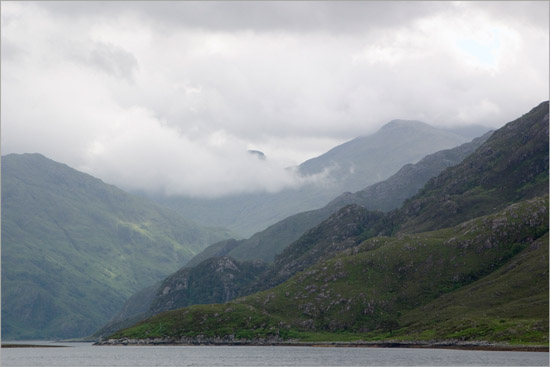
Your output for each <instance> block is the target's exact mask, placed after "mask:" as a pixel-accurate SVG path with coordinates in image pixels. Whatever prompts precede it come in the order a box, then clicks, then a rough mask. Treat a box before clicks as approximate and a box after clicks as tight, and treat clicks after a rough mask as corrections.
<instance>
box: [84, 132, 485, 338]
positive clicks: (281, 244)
mask: <svg viewBox="0 0 550 367" xmlns="http://www.w3.org/2000/svg"><path fill="white" fill-rule="evenodd" d="M490 135H491V133H486V134H485V135H483V136H481V137H479V138H476V139H474V140H473V141H471V142H469V143H465V144H462V145H460V146H458V147H456V148H452V149H446V150H442V151H439V152H436V153H433V154H430V155H428V156H426V157H424V158H423V159H421V160H420V161H419V162H418V163H415V164H407V165H405V166H404V167H403V168H401V169H400V170H399V171H398V172H397V173H396V174H395V175H393V176H391V177H390V178H388V179H387V180H385V181H382V182H379V183H376V184H374V185H371V186H369V187H367V188H365V189H363V190H361V191H358V192H356V193H353V194H352V193H346V194H343V195H341V196H339V197H338V198H336V199H334V200H333V201H331V202H330V203H329V204H327V205H326V206H324V207H323V208H321V209H316V210H311V211H307V212H303V213H298V214H295V215H292V216H290V217H288V218H285V219H283V220H282V221H280V222H277V223H276V224H273V225H271V226H270V227H268V228H267V229H265V230H263V231H261V232H258V233H256V234H254V235H253V236H252V237H250V238H249V239H246V240H235V239H230V240H224V241H221V242H218V243H215V244H212V245H210V246H208V247H207V248H206V249H204V250H203V251H202V252H200V253H199V254H197V255H196V256H195V257H193V258H192V259H191V260H190V261H189V262H188V263H187V264H186V265H185V267H186V268H192V267H195V266H198V265H199V264H201V263H202V262H203V261H206V260H207V259H210V258H215V257H222V256H229V257H231V258H232V259H233V260H232V261H233V262H234V263H236V264H240V261H247V260H249V261H250V260H257V259H260V260H263V261H266V262H272V261H273V260H274V259H275V257H276V255H278V254H279V253H281V252H282V251H283V250H284V249H285V248H286V247H287V246H289V245H290V244H291V243H293V242H294V241H296V240H298V239H299V238H300V237H301V236H302V235H303V234H304V233H305V232H306V231H307V230H309V229H312V228H313V227H316V226H317V225H319V224H320V223H321V222H323V221H324V220H326V219H328V218H329V216H330V215H331V214H333V213H335V212H337V211H338V210H339V209H341V208H342V207H344V206H347V205H350V204H358V205H361V206H362V207H365V208H369V209H393V208H395V207H397V206H399V205H400V204H401V203H402V202H403V201H404V200H405V199H406V198H407V197H409V196H412V195H413V194H415V193H416V192H417V191H418V190H419V189H420V188H421V187H422V186H423V184H425V183H426V182H427V181H428V179H430V178H431V177H433V176H435V175H437V174H438V173H439V172H441V171H443V170H444V169H445V168H447V167H450V166H452V165H455V164H458V163H460V162H461V161H462V160H463V159H464V158H465V157H466V156H467V155H469V154H470V153H472V152H474V151H475V150H476V149H477V148H478V147H479V146H480V145H481V144H482V143H483V142H485V141H486V140H487V139H488V137H489V136H490ZM350 210H351V209H348V210H347V212H348V213H349V211H350ZM361 210H362V211H363V212H366V211H365V210H363V209H361V208H355V209H354V211H361ZM345 217H346V216H345V215H342V216H340V217H339V218H340V219H339V220H342V218H345ZM349 224H350V223H346V224H345V225H349ZM345 225H340V227H344V226H345ZM321 227H323V226H321ZM315 231H316V230H315V229H313V230H312V231H311V232H312V233H308V235H304V236H302V238H300V241H301V243H304V242H305V243H306V246H307V242H308V241H309V240H310V239H311V238H323V237H325V238H332V236H329V235H327V234H322V233H315ZM350 244H356V242H353V241H352V242H348V243H347V245H350ZM317 246H319V244H317ZM341 246H342V245H341V244H339V246H338V247H331V246H327V248H325V251H324V252H323V251H318V252H317V255H316V256H310V254H308V255H306V256H305V257H304V259H302V261H300V268H301V269H303V268H305V266H306V265H312V264H313V262H314V261H313V260H314V259H318V258H319V256H320V255H326V254H327V253H329V252H334V250H337V249H342V248H343V247H341ZM298 258H299V256H296V257H295V254H291V255H290V256H286V257H283V260H280V261H279V262H278V263H279V264H281V263H282V264H285V263H286V266H287V267H288V264H296V263H297V261H298ZM277 269H278V264H273V266H272V267H271V268H270V269H266V271H265V272H264V273H263V274H258V275H257V277H258V278H259V279H261V280H260V281H258V280H256V279H254V278H251V277H247V278H246V279H241V278H240V274H234V275H235V276H236V277H234V278H233V279H232V280H233V281H234V282H235V283H238V286H237V285H236V284H234V285H233V287H234V288H235V289H238V292H237V293H238V295H245V294H249V293H253V291H255V290H261V289H266V288H269V286H274V285H277V284H279V283H280V282H282V281H284V280H286V279H287V278H288V277H290V276H291V275H293V274H294V272H290V273H284V272H283V273H282V274H278V273H277V272H278V270H277ZM294 270H295V269H294ZM178 273H181V271H180V272H178ZM184 274H185V272H184ZM198 274H202V275H203V276H204V277H209V275H208V274H206V273H205V272H198ZM171 277H172V276H171ZM143 292H146V293H145V294H147V296H148V298H147V301H143V296H142V295H143V294H144V293H143ZM195 292H204V293H207V294H210V293H211V292H212V290H211V288H204V287H203V288H201V289H197V290H195ZM156 293H157V288H155V289H152V288H149V290H144V291H140V292H138V293H137V296H136V297H131V298H130V299H129V300H128V301H127V302H126V304H125V307H124V308H125V309H126V308H128V309H133V308H134V307H136V306H137V307H138V308H139V306H138V305H135V303H136V302H137V303H140V304H141V308H139V312H137V311H136V312H135V313H134V314H129V313H128V312H125V311H124V310H123V311H122V312H121V313H120V314H119V315H118V316H117V317H115V318H114V319H113V320H111V322H110V323H109V324H108V325H106V327H104V328H102V329H101V330H99V331H98V332H97V333H96V334H94V335H95V336H106V335H109V334H110V333H112V332H114V331H116V330H118V329H120V328H123V327H128V326H130V325H132V324H134V323H136V322H137V321H141V320H142V319H145V318H146V317H149V316H152V315H154V314H156V313H157V312H159V311H160V309H158V310H150V306H151V303H152V302H153V299H154V297H155V294H156ZM172 293H178V291H177V290H175V291H172ZM140 295H141V296H140ZM203 296H206V295H203ZM173 297H174V296H173ZM186 297H187V290H186V292H181V294H179V295H178V296H175V298H176V302H171V303H170V304H169V305H168V304H165V305H164V307H163V309H162V310H169V309H175V308H180V307H185V306H188V305H191V304H193V302H192V301H191V300H189V299H187V298H186ZM226 301H228V299H225V298H222V297H219V298H215V299H211V302H212V303H221V302H226ZM157 303H159V304H162V301H161V300H159V301H157ZM138 314H139V315H138ZM117 328H118V329H117Z"/></svg>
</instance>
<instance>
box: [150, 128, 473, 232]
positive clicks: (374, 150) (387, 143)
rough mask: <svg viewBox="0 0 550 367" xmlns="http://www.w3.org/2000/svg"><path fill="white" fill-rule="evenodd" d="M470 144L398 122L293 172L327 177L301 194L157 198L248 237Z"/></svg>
mask: <svg viewBox="0 0 550 367" xmlns="http://www.w3.org/2000/svg"><path fill="white" fill-rule="evenodd" d="M469 140H470V139H468V138H465V137H464V136H462V135H459V134H456V133H453V132H450V131H447V130H444V129H439V128H435V127H432V126H430V125H428V124H426V123H423V122H419V121H406V120H394V121H391V122H389V123H388V124H386V125H384V126H383V127H382V128H381V129H380V130H378V131H377V132H376V133H374V134H372V135H369V136H363V137H358V138H356V139H353V140H351V141H348V142H346V143H344V144H341V145H339V146H337V147H335V148H333V149H331V150H330V151H328V152H326V153H325V154H322V155H320V156H319V157H316V158H313V159H310V160H308V161H306V162H304V163H302V164H301V165H299V166H298V167H295V168H296V171H297V172H299V173H300V174H301V175H303V176H305V177H307V176H311V175H319V174H320V175H322V176H323V178H322V179H320V178H318V179H317V180H314V181H313V182H310V183H308V184H306V185H304V186H302V187H301V188H299V189H286V190H283V191H281V192H279V193H274V194H271V193H249V194H240V195H234V196H229V197H223V198H219V199H199V198H186V197H178V196H171V197H155V198H154V199H155V200H157V201H159V202H161V203H162V204H164V205H167V206H170V207H171V208H173V209H175V210H177V211H179V212H180V213H182V214H183V215H184V216H185V217H187V218H190V219H193V220H194V221H196V222H198V223H208V224H209V225H215V226H222V227H226V228H229V229H230V230H232V231H234V232H236V233H239V234H240V235H242V237H250V236H252V235H253V234H254V233H257V232H258V231H261V230H263V229H265V228H267V227H268V226H270V225H272V224H274V223H277V222H278V221H280V220H282V219H284V218H286V217H288V216H290V215H294V214H296V213H300V212H304V211H308V210H313V209H318V208H320V207H322V206H324V205H326V203H328V202H329V201H330V200H332V199H334V198H335V197H336V196H338V195H340V194H341V193H343V192H348V191H350V192H355V191H358V190H361V189H363V188H365V187H366V186H369V185H371V184H374V183H376V182H379V181H383V180H385V179H387V178H388V177H390V176H391V175H392V174H394V173H395V172H397V170H399V169H400V168H401V167H403V166H404V165H405V164H407V163H416V162H417V161H419V160H420V159H422V158H423V157H425V156H426V155H428V154H431V153H434V152H437V151H440V150H442V149H448V148H453V147H456V146H458V145H460V144H462V143H465V142H467V141H469Z"/></svg>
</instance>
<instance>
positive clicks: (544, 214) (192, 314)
mask: <svg viewBox="0 0 550 367" xmlns="http://www.w3.org/2000/svg"><path fill="white" fill-rule="evenodd" d="M488 152H489V153H488ZM434 182H437V183H438V185H435V184H434ZM472 187H474V189H473V190H472ZM539 195H544V196H539ZM487 198H489V200H487ZM449 199H452V201H453V202H456V203H465V202H468V201H470V205H462V206H459V207H460V210H457V211H453V210H448V211H446V210H442V207H443V208H445V203H446V201H448V200H449ZM526 199H527V201H525V200H526ZM529 199H530V200H529ZM415 202H416V203H422V204H423V206H421V205H420V206H419V209H418V210H417V211H416V212H413V211H411V205H413V204H414V203H415ZM514 202H519V203H517V204H512V205H510V203H514ZM488 203H490V205H488ZM478 204H479V205H478ZM414 207H415V206H414V205H413V206H412V208H414ZM434 212H437V213H438V214H437V215H439V216H440V221H438V220H435V219H434V217H435V214H434ZM479 213H483V214H484V215H486V214H488V213H492V214H490V215H488V216H484V217H479ZM412 220H416V221H417V222H416V226H407V225H408V224H410V223H411V221H412ZM441 223H446V224H447V226H448V227H447V228H445V229H439V228H442V227H444V224H441ZM449 223H451V224H452V225H454V227H450V225H449ZM411 229H413V230H414V231H412V230H411ZM433 229H438V230H436V231H432V232H425V231H426V230H433ZM422 230H424V232H422V233H419V232H421V231H422ZM547 232H548V102H545V103H543V104H541V105H539V106H538V107H536V108H534V109H533V110H532V111H531V112H529V113H528V114H526V115H524V116H522V117H521V118H519V119H517V120H516V121H513V122H511V123H509V124H508V125H506V126H505V127H503V128H502V129H500V130H498V131H497V132H495V133H494V134H493V136H492V137H491V138H490V139H488V140H487V141H486V142H485V143H484V144H483V145H482V146H481V147H480V148H479V149H478V150H477V151H476V152H475V153H473V154H472V155H470V156H469V157H468V158H467V159H465V160H464V161H463V162H462V163H461V164H459V165H457V166H455V167H452V168H449V169H447V170H445V171H444V172H443V173H441V174H440V175H439V176H438V177H436V178H434V179H432V180H430V182H429V183H428V184H427V185H426V187H425V188H424V189H423V190H421V192H420V193H419V194H417V195H416V196H415V197H414V198H413V199H410V200H408V201H407V202H406V203H405V205H404V206H403V207H402V208H401V209H398V210H395V211H393V212H391V213H388V214H385V215H384V214H382V213H372V212H368V211H366V210H365V209H363V208H360V207H357V206H350V207H346V208H343V209H342V210H340V211H339V212H338V213H336V214H335V215H333V216H331V217H330V218H329V219H328V220H326V221H324V222H323V223H321V224H320V225H319V226H317V227H316V228H313V229H312V230H310V231H308V232H307V233H306V234H305V235H304V236H302V237H301V238H300V239H299V240H298V241H296V242H294V243H293V244H292V245H290V246H289V247H287V248H286V249H285V250H284V251H283V252H282V253H281V254H280V255H279V256H277V258H276V260H275V262H274V263H273V265H272V266H271V267H270V269H269V270H268V272H267V273H266V274H268V276H266V277H265V278H264V277H262V278H260V281H259V282H257V283H256V285H255V288H254V287H252V288H254V289H266V288H270V287H272V286H273V285H275V284H278V283H280V282H282V281H284V280H286V279H288V280H286V281H284V282H283V283H281V284H280V285H278V286H277V287H275V288H271V289H268V290H265V291H263V292H261V293H256V294H253V295H250V296H247V297H244V298H242V299H239V300H236V301H233V302H230V303H227V304H224V305H211V306H192V307H188V308H185V309H181V310H176V311H171V312H167V313H162V314H160V315H158V316H156V317H154V318H152V319H150V320H146V321H144V322H143V323H141V324H139V325H137V326H135V327H133V328H131V329H129V330H126V331H124V332H121V333H118V334H116V336H117V337H120V336H126V337H139V338H145V337H155V336H170V337H176V338H180V337H193V338H194V337H195V336H198V335H206V336H209V337H210V336H212V337H217V338H221V339H217V340H220V341H221V340H232V339H235V338H237V339H248V340H250V339H253V338H257V337H266V336H270V337H275V338H288V337H298V338H301V339H307V338H317V339H316V340H319V338H324V339H325V340H332V339H334V338H336V339H338V338H340V337H342V334H330V335H328V334H319V332H322V333H333V332H338V333H341V332H346V333H351V332H353V333H361V335H360V338H365V337H367V338H374V337H382V338H387V337H388V336H390V335H393V333H396V334H397V335H400V336H401V337H403V338H407V337H409V336H410V335H414V336H415V337H416V338H426V339H429V337H430V336H434V335H436V336H438V337H441V338H445V339H449V338H452V337H453V335H460V337H461V338H462V339H481V340H515V342H538V343H541V342H542V343H547V338H548V325H547V324H548V314H547V309H548V298H547V294H548V287H547V286H546V287H544V286H542V287H533V286H532V284H539V285H540V284H542V283H540V282H541V281H540V279H539V278H538V277H540V276H543V277H546V279H545V280H544V279H543V281H546V282H547V281H548V279H547V276H548V271H547V268H548V257H547V255H545V254H546V253H547V248H548V236H547ZM384 233H387V234H396V235H397V236H396V237H381V236H380V234H384ZM407 233H409V234H407ZM411 233H416V234H411ZM377 234H378V235H379V236H378V237H374V236H376V235H377ZM541 246H542V247H546V252H544V250H537V249H538V248H539V247H541ZM535 250H536V251H538V252H536V253H538V254H542V256H544V257H543V258H542V259H539V258H537V257H536V256H532V255H530V252H532V251H535ZM540 251H543V252H540ZM311 265H312V266H311ZM309 266H311V267H309ZM502 266H504V268H502ZM514 266H518V267H521V268H525V269H534V270H533V271H532V272H530V273H528V274H524V273H521V274H518V275H517V277H516V278H515V279H514V281H515V283H517V284H520V285H521V286H522V287H526V289H530V290H531V292H532V293H530V294H527V293H523V292H518V293H517V294H516V295H515V296H514V295H511V294H510V292H509V291H508V292H504V293H502V294H503V295H505V297H503V298H501V297H499V295H500V294H499V293H493V294H491V295H486V297H485V298H484V299H483V298H481V297H480V299H479V301H480V304H477V305H476V306H474V304H475V302H472V300H470V299H467V300H466V299H463V298H462V297H466V296H465V295H466V294H469V293H468V292H474V293H475V291H476V289H477V288H471V289H470V288H466V287H467V286H468V285H469V284H472V283H473V282H478V281H479V283H478V286H479V287H486V289H495V290H496V292H503V290H504V289H505V288H506V284H505V283H501V282H508V281H511V278H510V276H509V275H507V274H506V273H507V272H506V271H502V270H500V269H512V268H513V267H514ZM308 267H309V268H308ZM499 271H500V272H499ZM264 275H265V274H264ZM270 281H272V282H271V283H270ZM468 289H470V290H468ZM455 292H457V293H455ZM460 292H463V293H460ZM443 295H448V297H451V298H448V299H453V298H452V297H455V298H454V305H460V304H463V305H465V306H464V308H463V309H464V310H467V311H468V312H470V313H469V314H466V315H462V316H461V317H463V318H464V319H465V320H469V321H465V322H464V324H462V323H461V321H460V319H458V318H457V317H458V316H457V315H458V313H453V312H454V311H453V310H454V309H453V308H452V307H450V308H449V307H447V309H446V310H445V312H444V314H445V315H447V316H446V317H448V318H449V319H445V320H444V321H445V322H444V324H441V325H442V327H441V328H438V327H436V326H435V325H434V323H436V322H437V320H439V319H438V318H437V316H438V315H437V314H436V315H435V316H434V317H431V318H426V319H425V320H427V323H428V324H422V323H421V322H420V321H421V320H420V321H419V318H418V316H415V315H420V313H419V312H420V311H418V309H419V307H429V304H430V303H431V302H438V300H439V299H441V300H443V299H444V298H440V297H441V296H443ZM545 295H546V296H545ZM531 301H534V302H536V304H537V306H536V310H539V311H540V310H541V309H542V310H544V307H546V312H544V313H542V314H541V313H540V312H538V311H537V312H538V313H534V314H533V316H532V317H531V318H530V319H528V317H527V318H526V310H527V308H528V304H526V302H531ZM483 302H485V303H483ZM481 303H483V304H481ZM434 304H435V303H434ZM449 304H450V303H449ZM441 305H442V306H445V305H444V304H441ZM445 307H446V306H445ZM483 309H486V310H489V309H494V310H500V311H498V312H494V313H492V314H491V313H490V312H487V313H484V314H482V313H479V312H477V311H476V310H483ZM415 310H417V311H415ZM415 312H416V313H415ZM476 312H477V313H476ZM415 317H416V319H415ZM498 317H501V319H499V321H498V323H500V324H499V325H496V324H495V322H496V319H497V318H498ZM197 320H200V326H199V325H198V324H197ZM430 320H431V321H430ZM472 320H473V323H472V322H471V321H472ZM478 322H479V324H478ZM466 324H467V325H470V326H471V325H474V326H473V327H464V325H466ZM155 325H157V326H158V325H161V326H162V330H163V331H162V332H160V331H159V330H158V327H157V326H155ZM476 325H477V326H476ZM479 325H483V326H479ZM422 328H424V329H422ZM470 329H471V330H470ZM419 330H420V331H419ZM487 330H491V331H490V332H487ZM495 330H498V331H499V332H498V333H496V332H493V331H495ZM533 330H534V331H533ZM312 332H313V333H315V335H313V336H312V334H311V333H312ZM364 333H367V334H368V335H365V334H364ZM348 336H349V334H348ZM349 337H353V338H355V337H356V336H349Z"/></svg>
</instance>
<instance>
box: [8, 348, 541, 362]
mask: <svg viewBox="0 0 550 367" xmlns="http://www.w3.org/2000/svg"><path fill="white" fill-rule="evenodd" d="M64 345H69V346H70V347H67V348H3V349H2V366H3V367H7V366H52V367H53V366H55V367H61V366H74V367H78V366H101V367H104V366H548V363H549V355H548V353H544V352H542V353H541V352H486V351H464V350H447V349H408V348H405V349H404V348H314V347H249V346H235V347H229V346H218V347H210V346H197V347H183V346H140V347H132V346H126V347H124V346H118V347H107V346H101V347H100V346H92V345H91V344H90V343H69V344H64Z"/></svg>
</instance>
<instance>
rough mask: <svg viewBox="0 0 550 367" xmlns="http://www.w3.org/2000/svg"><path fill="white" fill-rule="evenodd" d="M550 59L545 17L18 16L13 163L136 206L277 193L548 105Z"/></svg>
mask: <svg viewBox="0 0 550 367" xmlns="http://www.w3.org/2000/svg"><path fill="white" fill-rule="evenodd" d="M548 44H549V35H548V3H547V2H502V3H501V2H496V3H495V2H414V3H405V2H257V3H253V2H242V3H241V2H23V3H17V2H5V3H2V40H1V47H2V49H1V51H2V56H1V57H2V60H1V62H2V75H1V77H2V79H1V83H2V100H1V104H2V106H1V107H2V109H1V117H2V154H8V153H23V152H40V153H42V154H44V155H46V156H48V157H50V158H52V159H55V160H58V161H61V162H64V163H67V164H69V165H71V166H72V167H75V168H77V169H80V170H83V171H86V172H88V173H90V174H92V175H95V176H97V177H100V178H102V179H103V180H105V181H107V182H109V183H113V184H116V185H119V186H121V187H123V188H127V189H132V190H144V191H153V192H159V193H165V194H178V195H189V196H206V197H216V196H223V195H228V194H234V193H239V192H254V191H272V192H275V191H278V190H281V189H283V188H287V187H297V186H299V185H301V184H302V183H303V181H301V180H300V179H299V178H298V177H297V176H296V175H295V174H294V173H293V171H291V170H287V169H285V167H288V166H290V165H294V164H297V163H300V162H302V161H304V160H306V159H308V158H311V157H313V156H316V155H319V154H321V153H323V152H324V151H326V150H328V149H330V148H331V147H333V146H334V145H336V144H340V143H342V142H344V141H347V140H350V139H352V138H354V137H356V136H360V135H366V134H370V133H372V132H374V131H375V130H376V129H378V128H379V127H380V126H381V125H382V124H384V123H386V122H387V121H390V120H392V119H396V118H403V119H417V120H422V121H425V122H428V123H430V124H433V125H436V126H453V125H468V124H483V125H486V126H490V127H494V128H496V127H499V126H501V125H502V124H504V123H506V122H508V121H510V120H512V119H514V118H516V117H519V116H520V115H521V114H523V113H525V112H527V110H528V109H529V108H531V107H533V106H535V105H536V104H538V103H539V102H541V101H542V100H545V99H548V79H549V75H548V63H549V61H548V58H549V57H548V55H549V49H548ZM248 150H259V151H262V152H264V153H266V155H267V157H268V159H267V160H258V159H257V158H256V157H255V156H252V155H250V154H248V153H247V151H248Z"/></svg>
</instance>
